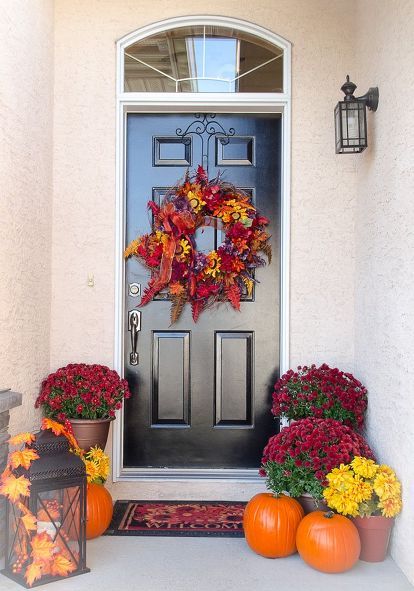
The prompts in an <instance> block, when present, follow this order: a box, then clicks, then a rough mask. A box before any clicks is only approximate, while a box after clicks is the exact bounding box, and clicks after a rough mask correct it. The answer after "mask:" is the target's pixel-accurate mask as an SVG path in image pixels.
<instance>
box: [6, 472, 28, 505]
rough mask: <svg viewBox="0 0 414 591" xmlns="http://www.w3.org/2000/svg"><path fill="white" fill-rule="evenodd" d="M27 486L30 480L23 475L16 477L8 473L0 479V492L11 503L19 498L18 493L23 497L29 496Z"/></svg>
mask: <svg viewBox="0 0 414 591" xmlns="http://www.w3.org/2000/svg"><path fill="white" fill-rule="evenodd" d="M29 488H30V482H29V480H28V479H27V478H25V477H24V476H19V478H16V477H15V476H14V474H9V475H8V476H6V477H5V478H4V479H3V481H2V484H1V486H0V494H1V495H4V496H5V497H7V498H8V499H10V500H11V501H12V502H13V503H15V502H16V501H17V500H18V499H19V497H20V495H22V496H23V497H28V496H29Z"/></svg>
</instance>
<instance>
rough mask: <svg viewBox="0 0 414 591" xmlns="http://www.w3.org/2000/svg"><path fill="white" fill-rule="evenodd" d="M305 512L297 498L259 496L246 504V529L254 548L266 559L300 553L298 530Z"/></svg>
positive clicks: (262, 494) (244, 520) (248, 541)
mask: <svg viewBox="0 0 414 591" xmlns="http://www.w3.org/2000/svg"><path fill="white" fill-rule="evenodd" d="M302 517H303V509H302V507H301V505H300V504H299V503H298V501H296V500H295V499H292V498H291V497H287V496H280V497H275V496H274V495H272V494H271V493H259V494H257V495H255V496H254V497H253V498H252V499H251V500H250V501H249V502H248V503H247V505H246V509H245V511H244V516H243V528H244V535H245V537H246V541H247V543H248V545H249V546H250V548H251V549H252V550H253V551H254V552H256V553H257V554H260V555H261V556H265V557H266V558H282V557H283V556H289V555H290V554H293V553H294V552H296V530H297V528H298V525H299V523H300V520H301V519H302Z"/></svg>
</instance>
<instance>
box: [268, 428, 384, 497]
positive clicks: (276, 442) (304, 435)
mask: <svg viewBox="0 0 414 591" xmlns="http://www.w3.org/2000/svg"><path fill="white" fill-rule="evenodd" d="M355 456H363V457H365V458H370V459H375V457H374V453H373V451H372V450H371V449H370V447H369V445H368V443H367V442H366V441H365V439H364V438H363V437H362V436H361V435H359V433H356V432H355V431H353V430H352V429H351V428H350V427H347V426H346V425H344V424H343V423H340V422H339V421H335V420H333V419H309V418H307V419H302V420H299V421H297V422H295V423H293V424H292V425H290V427H284V428H283V429H282V430H281V432H280V433H278V434H277V435H274V436H273V437H271V438H270V439H269V441H268V443H267V445H266V447H265V449H264V451H263V458H262V470H261V474H262V476H264V475H266V476H267V477H268V486H269V488H271V490H273V491H274V492H276V493H280V492H283V491H287V492H289V493H290V494H292V496H299V495H300V494H302V493H303V492H310V493H311V494H313V495H314V496H316V497H318V496H319V497H321V495H322V489H323V486H324V485H325V484H326V482H325V477H326V474H328V472H330V471H331V470H332V468H335V467H338V466H339V465H340V464H349V463H350V462H351V461H352V460H353V458H354V457H355ZM286 473H289V474H290V476H289V478H287V477H286Z"/></svg>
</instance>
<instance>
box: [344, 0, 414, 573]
mask: <svg viewBox="0 0 414 591" xmlns="http://www.w3.org/2000/svg"><path fill="white" fill-rule="evenodd" d="M357 18H358V22H359V25H360V27H361V34H360V36H359V43H358V46H357V50H358V60H356V63H355V70H354V71H355V76H354V75H353V77H352V79H354V77H355V80H356V81H359V83H360V85H361V88H360V89H359V90H361V91H362V92H361V94H363V93H364V92H365V91H366V90H367V89H368V87H369V86H373V85H378V87H379V91H380V101H379V107H378V111H377V112H376V113H375V114H372V115H371V116H370V118H369V119H370V121H369V123H370V137H369V140H370V143H371V145H370V148H369V149H368V150H366V151H365V152H364V153H363V154H361V157H360V158H359V159H358V176H357V204H356V206H357V207H356V215H355V219H356V235H355V247H356V253H355V259H356V273H355V286H356V290H355V327H356V330H355V335H356V340H355V343H356V351H355V365H356V371H357V372H358V375H359V376H360V378H361V379H362V380H363V382H364V383H365V384H366V386H367V387H368V390H369V413H368V438H369V441H370V443H371V444H372V445H373V447H374V449H375V451H376V452H377V454H378V457H379V458H380V459H381V460H382V461H383V462H385V463H389V464H390V465H391V466H393V467H394V468H395V469H396V471H397V473H398V475H399V476H400V478H401V479H402V482H403V501H404V511H403V513H402V514H401V516H400V517H398V519H397V520H396V527H395V532H394V536H393V543H392V554H393V556H394V558H395V559H396V561H397V562H398V564H399V565H400V566H401V568H402V569H403V570H404V571H405V573H406V574H407V576H408V577H409V578H410V579H411V581H414V561H413V555H414V537H413V533H412V532H413V527H414V503H413V499H412V493H413V488H412V484H413V482H414V462H413V457H414V437H413V424H414V407H413V399H414V385H413V384H414V345H413V335H414V305H413V294H414V265H413V253H414V232H413V227H414V213H413V195H414V161H413V154H414V106H413V103H412V100H411V96H412V93H413V89H414V68H413V64H414V44H413V30H414V29H413V26H414V3H413V2H395V1H390V0H387V1H385V0H383V1H382V2H376V1H375V0H368V1H367V0H365V1H364V2H360V3H359V4H358V14H357Z"/></svg>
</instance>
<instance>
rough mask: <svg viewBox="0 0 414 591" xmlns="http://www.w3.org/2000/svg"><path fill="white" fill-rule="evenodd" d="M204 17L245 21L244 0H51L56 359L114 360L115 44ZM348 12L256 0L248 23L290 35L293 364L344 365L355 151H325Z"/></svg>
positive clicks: (320, 1)
mask: <svg viewBox="0 0 414 591" xmlns="http://www.w3.org/2000/svg"><path fill="white" fill-rule="evenodd" d="M201 13H205V14H222V13H225V14H226V15H227V16H234V17H238V18H241V19H245V20H251V19H252V10H251V2H250V1H249V2H247V1H241V2H240V1H235V0H229V1H227V2H226V3H224V5H223V2H219V1H218V0H213V1H212V2H210V3H208V4H206V3H205V2H202V1H201V0H192V1H191V2H189V3H186V5H185V7H184V5H183V8H182V9H178V8H177V3H176V2H173V1H165V0H163V1H160V0H155V1H154V2H151V3H148V2H146V1H145V0H138V1H136V0H134V1H132V0H121V1H118V2H98V1H96V0H92V1H89V2H86V3H85V2H82V1H81V0H71V1H70V2H68V1H67V0H57V2H56V45H55V52H56V55H55V67H56V72H55V83H56V86H55V180H54V182H55V191H54V193H55V196H54V225H53V267H52V269H53V273H52V276H53V301H52V332H51V365H52V367H56V366H58V365H60V364H62V363H66V362H68V361H72V360H74V359H84V360H89V361H101V362H105V363H111V362H112V358H113V343H114V332H113V306H114V296H113V283H114V254H113V253H114V213H115V76H116V64H115V57H116V55H115V41H116V40H117V39H118V38H120V37H122V36H123V35H125V34H126V33H128V32H130V31H133V30H135V29H137V28H139V27H141V26H143V25H146V24H148V23H151V22H155V21H157V20H161V19H164V18H168V17H173V16H179V15H180V14H187V15H188V14H201ZM352 16H353V15H352V11H351V10H349V3H348V4H346V5H344V3H341V2H331V1H328V0H316V1H313V2H308V1H307V0H295V1H292V0H278V1H272V2H268V1H266V2H265V1H263V2H258V3H255V11H254V22H256V23H257V24H259V25H262V26H265V27H267V28H270V29H272V30H273V31H275V32H277V33H278V34H280V35H282V36H284V37H285V38H287V39H289V40H290V41H291V42H292V43H293V66H292V69H293V126H292V143H293V151H292V282H291V293H292V297H291V305H292V316H291V350H292V362H294V363H296V362H304V361H307V362H308V361H311V360H316V361H319V360H326V359H329V360H330V361H331V362H332V363H334V364H336V363H338V364H340V365H341V366H344V367H346V368H350V366H352V362H353V322H352V317H353V224H354V217H353V216H354V207H353V195H354V191H353V190H348V191H347V192H346V195H345V191H344V187H345V186H346V187H348V188H349V187H351V188H353V187H354V180H355V175H354V168H353V167H354V161H353V159H352V158H351V159H348V160H340V159H339V160H338V159H337V158H335V155H334V154H333V151H332V146H333V141H334V140H333V127H332V109H333V105H334V102H335V100H336V99H337V97H338V85H340V83H342V78H343V76H344V72H345V71H346V70H347V69H348V68H349V64H350V60H351V49H352V44H351V42H352V35H351V30H352V27H351V22H352ZM338 38H340V39H341V43H340V44H338V43H337V39H338ZM315 94H316V97H315ZM88 272H90V273H93V274H94V277H95V287H93V288H90V287H89V288H88V287H87V275H88ZM321 317H323V321H321ZM98 343H99V345H98Z"/></svg>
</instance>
